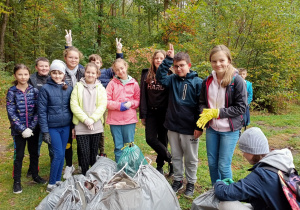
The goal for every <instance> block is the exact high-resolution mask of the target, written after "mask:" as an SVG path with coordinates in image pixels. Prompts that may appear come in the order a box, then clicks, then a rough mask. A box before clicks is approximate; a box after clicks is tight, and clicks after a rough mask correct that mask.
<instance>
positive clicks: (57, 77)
mask: <svg viewBox="0 0 300 210" xmlns="http://www.w3.org/2000/svg"><path fill="white" fill-rule="evenodd" d="M50 76H51V79H53V81H54V82H56V83H57V84H61V83H62V81H63V79H64V76H65V74H64V73H62V72H61V71H58V70H53V71H51V73H50Z"/></svg>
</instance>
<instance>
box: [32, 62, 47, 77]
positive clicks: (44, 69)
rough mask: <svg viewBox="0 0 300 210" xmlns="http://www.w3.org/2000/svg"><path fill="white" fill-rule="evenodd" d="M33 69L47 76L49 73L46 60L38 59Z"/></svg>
mask: <svg viewBox="0 0 300 210" xmlns="http://www.w3.org/2000/svg"><path fill="white" fill-rule="evenodd" d="M35 69H36V70H37V72H38V74H39V75H40V76H47V75H48V74H49V70H50V66H49V63H48V62H47V61H39V62H38V63H37V65H36V66H35Z"/></svg>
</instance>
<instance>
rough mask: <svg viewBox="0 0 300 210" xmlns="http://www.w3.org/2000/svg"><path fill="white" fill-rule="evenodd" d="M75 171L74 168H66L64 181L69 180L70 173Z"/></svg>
mask: <svg viewBox="0 0 300 210" xmlns="http://www.w3.org/2000/svg"><path fill="white" fill-rule="evenodd" d="M74 171H75V168H74V166H73V165H72V166H66V168H65V173H64V175H63V178H64V179H69V178H70V177H71V176H72V173H73V172H74Z"/></svg>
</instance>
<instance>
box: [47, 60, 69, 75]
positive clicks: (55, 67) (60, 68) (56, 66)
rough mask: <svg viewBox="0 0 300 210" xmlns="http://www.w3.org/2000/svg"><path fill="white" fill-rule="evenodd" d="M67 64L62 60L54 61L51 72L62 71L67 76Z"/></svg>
mask: <svg viewBox="0 0 300 210" xmlns="http://www.w3.org/2000/svg"><path fill="white" fill-rule="evenodd" d="M66 68H67V66H66V64H65V63H64V62H63V61H61V60H53V61H52V63H51V65H50V72H51V71H54V70H58V71H61V72H62V73H64V74H66Z"/></svg>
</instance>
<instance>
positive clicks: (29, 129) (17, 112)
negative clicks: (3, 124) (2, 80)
mask: <svg viewBox="0 0 300 210" xmlns="http://www.w3.org/2000/svg"><path fill="white" fill-rule="evenodd" d="M29 76H30V74H29V69H28V68H27V67H26V66H25V65H24V64H17V65H16V66H15V68H14V77H15V79H16V80H15V81H14V86H12V87H10V88H9V90H8V92H7V95H6V109H7V116H8V119H9V121H10V125H11V127H10V128H11V135H12V137H13V140H14V170H13V179H14V184H13V192H14V193H16V194H18V193H21V192H22V186H21V171H22V162H23V158H24V150H25V146H26V142H27V148H28V152H29V155H30V165H29V169H30V171H31V172H32V178H33V180H34V181H35V182H36V183H40V184H45V183H46V181H45V180H44V179H42V178H41V177H40V176H39V175H38V163H39V156H38V139H39V135H38V131H37V130H36V125H37V122H38V113H37V99H38V90H37V89H36V88H34V87H33V86H31V85H29V84H28V80H29Z"/></svg>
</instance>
